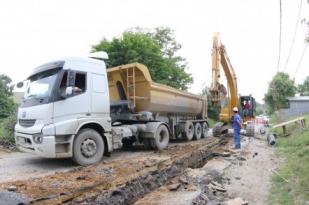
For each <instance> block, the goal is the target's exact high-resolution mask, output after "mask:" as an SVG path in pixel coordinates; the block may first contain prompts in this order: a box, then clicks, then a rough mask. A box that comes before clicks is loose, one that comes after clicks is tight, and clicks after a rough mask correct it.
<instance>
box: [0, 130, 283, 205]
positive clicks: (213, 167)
mask: <svg viewBox="0 0 309 205" xmlns="http://www.w3.org/2000/svg"><path fill="white" fill-rule="evenodd" d="M232 143H233V142H232V138H223V139H222V138H220V139H219V138H212V137H208V138H206V139H202V140H200V141H191V142H176V143H171V144H170V145H169V147H168V149H166V150H163V151H160V152H154V151H147V150H145V149H144V148H143V147H137V148H135V149H134V150H131V151H125V150H118V151H116V152H113V153H112V156H111V157H105V159H104V161H103V162H101V163H99V164H97V165H93V166H89V167H84V168H82V167H78V166H76V165H75V164H74V163H73V162H72V161H71V160H69V159H65V160H59V159H58V160H55V159H42V158H38V157H36V156H33V155H28V154H24V153H18V152H16V153H6V152H2V151H0V173H1V175H0V204H1V205H2V204H8V205H9V204H12V205H15V204H28V203H30V202H31V203H32V204H103V205H104V204H106V205H110V204H134V205H143V204H149V205H159V204H160V205H161V204H163V205H172V204H180V205H187V204H188V205H189V204H190V205H191V204H230V205H231V204H236V205H237V204H245V202H248V203H249V204H267V199H268V194H269V190H270V177H271V175H272V170H273V169H276V168H277V167H278V164H279V163H280V162H279V161H278V160H277V159H276V158H275V157H274V153H273V151H274V150H273V149H274V148H273V147H270V146H269V145H268V144H267V142H266V138H265V136H261V135H259V136H258V138H248V137H243V138H242V149H241V151H235V150H233V149H232V147H233V145H232Z"/></svg>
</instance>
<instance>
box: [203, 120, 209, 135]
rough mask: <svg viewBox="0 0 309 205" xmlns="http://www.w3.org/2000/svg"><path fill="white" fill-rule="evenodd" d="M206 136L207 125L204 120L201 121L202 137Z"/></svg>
mask: <svg viewBox="0 0 309 205" xmlns="http://www.w3.org/2000/svg"><path fill="white" fill-rule="evenodd" d="M207 136H208V125H207V123H206V122H203V123H202V138H204V137H207Z"/></svg>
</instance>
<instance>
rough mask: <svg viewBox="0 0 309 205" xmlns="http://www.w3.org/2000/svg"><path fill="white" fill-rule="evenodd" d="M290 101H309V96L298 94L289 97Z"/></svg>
mask: <svg viewBox="0 0 309 205" xmlns="http://www.w3.org/2000/svg"><path fill="white" fill-rule="evenodd" d="M287 99H288V100H289V101H309V96H296V97H289V98H287Z"/></svg>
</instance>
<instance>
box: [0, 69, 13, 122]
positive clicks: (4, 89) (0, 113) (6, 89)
mask: <svg viewBox="0 0 309 205" xmlns="http://www.w3.org/2000/svg"><path fill="white" fill-rule="evenodd" d="M11 82H12V80H11V79H10V78H9V77H8V76H6V75H0V118H5V117H8V116H9V115H10V114H11V113H13V112H14V110H15V104H14V102H13V99H12V98H11V96H12V90H13V86H12V85H10V84H11Z"/></svg>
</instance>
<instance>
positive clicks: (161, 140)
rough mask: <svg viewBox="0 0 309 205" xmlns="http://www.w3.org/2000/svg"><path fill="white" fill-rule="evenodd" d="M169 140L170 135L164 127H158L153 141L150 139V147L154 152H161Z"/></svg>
mask: <svg viewBox="0 0 309 205" xmlns="http://www.w3.org/2000/svg"><path fill="white" fill-rule="evenodd" d="M169 140H170V134H169V131H168V129H167V127H166V126H165V125H159V127H158V128H157V130H156V133H155V139H151V144H152V147H153V148H154V149H156V150H162V149H164V148H166V147H167V145H168V142H169Z"/></svg>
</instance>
